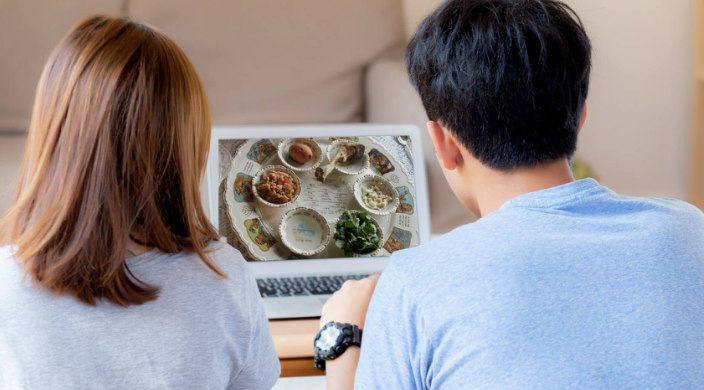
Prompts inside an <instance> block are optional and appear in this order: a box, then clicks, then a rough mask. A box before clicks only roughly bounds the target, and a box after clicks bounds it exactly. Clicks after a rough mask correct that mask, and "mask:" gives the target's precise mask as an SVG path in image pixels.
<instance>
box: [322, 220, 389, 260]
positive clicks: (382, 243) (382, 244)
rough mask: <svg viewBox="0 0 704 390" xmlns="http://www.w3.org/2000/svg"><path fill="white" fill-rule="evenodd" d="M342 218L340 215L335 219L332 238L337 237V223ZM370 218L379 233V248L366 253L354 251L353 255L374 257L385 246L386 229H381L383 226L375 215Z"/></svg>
mask: <svg viewBox="0 0 704 390" xmlns="http://www.w3.org/2000/svg"><path fill="white" fill-rule="evenodd" d="M350 211H352V212H354V211H362V210H350ZM340 218H342V216H340V217H338V218H337V219H335V221H334V222H333V223H332V227H331V229H332V237H333V238H332V239H333V240H334V239H335V237H334V236H335V233H336V232H337V223H338V222H340ZM370 219H371V221H372V223H373V224H374V226H376V231H377V234H378V235H379V248H377V250H375V251H374V252H370V253H365V254H359V253H354V252H353V253H352V257H372V256H376V255H378V254H379V252H381V248H383V247H384V231H383V230H381V226H379V222H377V221H376V220H375V219H374V218H373V217H372V218H370Z"/></svg>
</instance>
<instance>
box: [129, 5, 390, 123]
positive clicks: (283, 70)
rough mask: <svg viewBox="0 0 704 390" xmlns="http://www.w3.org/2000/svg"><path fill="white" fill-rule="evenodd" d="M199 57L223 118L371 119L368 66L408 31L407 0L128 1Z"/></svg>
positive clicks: (217, 115)
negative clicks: (403, 0)
mask: <svg viewBox="0 0 704 390" xmlns="http://www.w3.org/2000/svg"><path fill="white" fill-rule="evenodd" d="M127 14H128V15H129V16H130V17H132V18H134V19H135V20H137V21H141V22H146V23H149V24H151V25H153V26H155V27H157V28H159V29H161V30H162V31H164V32H165V33H166V34H168V35H169V36H170V37H171V38H173V39H174V40H175V41H176V42H177V43H178V44H179V45H180V46H181V47H182V48H183V50H184V51H185V52H186V54H187V55H188V56H189V58H190V59H191V61H192V62H193V63H194V65H195V67H196V69H197V70H198V73H199V74H200V77H201V79H202V80H203V83H204V85H205V88H206V91H207V93H208V97H209V99H210V106H211V110H212V115H213V120H214V123H215V124H252V123H323V122H354V121H361V120H362V119H363V109H362V107H363V101H362V100H363V97H362V96H363V94H362V73H363V70H364V68H365V66H367V64H368V63H369V62H371V60H372V59H374V58H375V57H376V56H378V55H379V54H380V53H382V52H384V51H386V50H387V49H388V48H390V47H392V46H394V45H398V44H400V43H401V42H402V40H403V26H402V24H403V22H402V14H401V5H400V1H399V0H297V1H280V0H256V1H244V0H237V1H231V0H215V1H203V2H199V1H193V0H129V2H128V7H127Z"/></svg>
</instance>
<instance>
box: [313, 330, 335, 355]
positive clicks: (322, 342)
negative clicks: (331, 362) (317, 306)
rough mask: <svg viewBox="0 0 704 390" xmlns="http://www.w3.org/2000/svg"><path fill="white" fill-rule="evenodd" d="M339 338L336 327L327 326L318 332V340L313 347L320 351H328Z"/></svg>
mask: <svg viewBox="0 0 704 390" xmlns="http://www.w3.org/2000/svg"><path fill="white" fill-rule="evenodd" d="M338 337H340V329H338V328H337V327H336V326H328V327H326V328H325V329H323V330H322V331H321V332H320V338H318V340H316V341H315V346H316V347H317V348H318V349H320V350H321V351H329V350H330V348H332V347H334V346H335V344H336V343H337V338H338Z"/></svg>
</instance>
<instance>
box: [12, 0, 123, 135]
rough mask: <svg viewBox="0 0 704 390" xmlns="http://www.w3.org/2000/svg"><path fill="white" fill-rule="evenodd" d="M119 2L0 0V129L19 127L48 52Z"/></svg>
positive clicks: (22, 127) (116, 8)
mask: <svg viewBox="0 0 704 390" xmlns="http://www.w3.org/2000/svg"><path fill="white" fill-rule="evenodd" d="M122 6H123V0H61V1H37V0H21V1H3V2H1V5H0V49H1V50H2V60H0V131H6V130H25V129H26V128H27V126H28V125H29V116H30V113H31V110H32V103H33V100H34V91H35V89H36V86H37V82H38V81H39V76H40V75H41V72H42V69H43V67H44V63H45V62H46V60H47V58H48V57H49V54H50V53H51V50H52V49H53V48H54V46H56V44H57V43H58V42H59V40H61V37H63V36H64V35H65V34H66V33H67V32H68V30H69V29H70V28H71V26H73V25H74V24H76V23H77V22H78V21H80V20H81V19H83V18H84V17H87V16H90V15H92V14H106V15H120V12H121V9H122Z"/></svg>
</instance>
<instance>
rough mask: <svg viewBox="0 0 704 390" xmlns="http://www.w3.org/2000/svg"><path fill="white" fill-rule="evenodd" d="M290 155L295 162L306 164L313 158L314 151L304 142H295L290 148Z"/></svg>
mask: <svg viewBox="0 0 704 390" xmlns="http://www.w3.org/2000/svg"><path fill="white" fill-rule="evenodd" d="M288 155H289V156H291V158H292V159H293V161H295V162H297V163H299V164H305V163H307V162H308V161H310V159H311V158H313V150H312V149H311V148H310V146H308V145H306V144H304V143H302V142H294V143H292V144H291V146H289V147H288Z"/></svg>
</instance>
